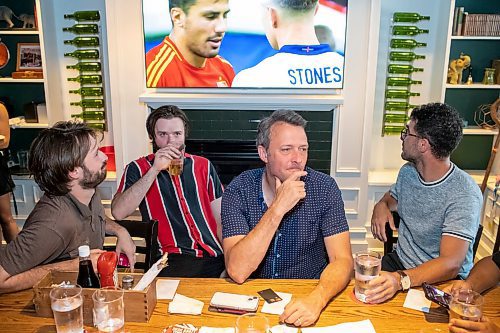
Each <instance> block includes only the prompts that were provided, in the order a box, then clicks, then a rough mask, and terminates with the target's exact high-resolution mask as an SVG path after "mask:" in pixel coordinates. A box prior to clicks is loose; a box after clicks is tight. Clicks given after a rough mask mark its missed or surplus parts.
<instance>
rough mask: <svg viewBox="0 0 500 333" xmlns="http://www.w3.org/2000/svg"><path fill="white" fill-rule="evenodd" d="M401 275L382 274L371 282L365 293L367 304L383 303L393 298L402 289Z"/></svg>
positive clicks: (394, 273)
mask: <svg viewBox="0 0 500 333" xmlns="http://www.w3.org/2000/svg"><path fill="white" fill-rule="evenodd" d="M399 280H400V277H399V274H398V273H396V272H384V271H382V272H380V275H379V276H378V277H376V278H375V279H373V280H371V281H370V283H369V284H368V286H369V287H370V289H368V290H367V291H366V293H365V295H366V302H367V303H382V302H385V301H387V300H388V299H390V298H392V297H393V296H394V295H396V293H397V292H398V291H399V290H400V289H401V286H400V285H399Z"/></svg>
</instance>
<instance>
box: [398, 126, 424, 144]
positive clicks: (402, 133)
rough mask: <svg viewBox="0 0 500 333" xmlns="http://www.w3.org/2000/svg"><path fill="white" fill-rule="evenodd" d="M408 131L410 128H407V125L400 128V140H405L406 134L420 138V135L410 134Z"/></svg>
mask: <svg viewBox="0 0 500 333" xmlns="http://www.w3.org/2000/svg"><path fill="white" fill-rule="evenodd" d="M409 131H410V130H409V129H408V127H406V128H404V129H402V130H401V137H400V138H401V141H405V139H406V137H407V136H414V137H416V138H419V139H421V138H422V137H421V136H418V135H416V134H411V133H410V132H409Z"/></svg>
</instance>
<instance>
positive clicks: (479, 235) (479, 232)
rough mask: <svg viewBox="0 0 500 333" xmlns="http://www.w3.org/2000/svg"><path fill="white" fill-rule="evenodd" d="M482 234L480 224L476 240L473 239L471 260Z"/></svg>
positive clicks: (474, 255)
mask: <svg viewBox="0 0 500 333" xmlns="http://www.w3.org/2000/svg"><path fill="white" fill-rule="evenodd" d="M482 234H483V225H482V224H480V225H479V228H477V233H476V238H475V239H474V245H472V259H474V258H475V257H476V253H477V249H478V247H479V242H480V241H481V236H482Z"/></svg>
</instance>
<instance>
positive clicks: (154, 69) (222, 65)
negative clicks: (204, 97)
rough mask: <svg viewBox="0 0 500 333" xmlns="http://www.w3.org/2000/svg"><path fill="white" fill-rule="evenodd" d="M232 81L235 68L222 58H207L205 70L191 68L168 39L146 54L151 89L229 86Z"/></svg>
mask: <svg viewBox="0 0 500 333" xmlns="http://www.w3.org/2000/svg"><path fill="white" fill-rule="evenodd" d="M233 78H234V70H233V66H231V64H230V63H229V62H228V61H227V60H225V59H224V58H222V57H221V56H215V57H214V58H207V61H206V62H205V66H204V67H203V68H198V67H194V66H191V65H190V64H189V63H188V62H187V61H186V60H185V59H184V57H183V56H182V54H181V53H180V51H179V50H178V49H177V47H175V44H174V43H173V42H172V40H170V38H168V36H167V37H165V39H164V40H163V42H162V43H161V44H158V45H156V46H155V47H154V48H152V49H151V50H149V51H148V53H147V54H146V80H147V87H148V88H163V87H229V86H231V83H232V82H233Z"/></svg>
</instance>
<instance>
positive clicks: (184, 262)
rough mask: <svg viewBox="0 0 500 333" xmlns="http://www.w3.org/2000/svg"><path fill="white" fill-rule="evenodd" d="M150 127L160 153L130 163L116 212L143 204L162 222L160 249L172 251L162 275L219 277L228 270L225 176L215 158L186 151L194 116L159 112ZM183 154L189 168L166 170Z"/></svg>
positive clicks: (166, 109) (168, 109) (171, 109)
mask: <svg viewBox="0 0 500 333" xmlns="http://www.w3.org/2000/svg"><path fill="white" fill-rule="evenodd" d="M146 128H147V131H148V135H149V138H150V139H151V140H152V142H153V151H154V154H150V155H148V156H144V157H141V158H139V159H137V160H135V161H133V162H131V163H130V164H129V165H127V167H126V169H125V172H124V173H123V176H122V179H121V182H120V185H119V187H118V191H117V193H116V195H115V197H114V198H113V202H112V205H111V212H112V214H113V216H114V217H115V218H116V219H124V218H126V217H127V216H129V215H130V214H132V213H133V212H134V211H135V210H136V208H137V207H139V210H140V212H141V215H142V218H143V219H144V220H149V219H154V220H158V225H159V227H158V241H159V244H160V248H161V251H162V252H163V253H165V252H168V253H169V257H168V267H166V268H165V269H164V270H163V271H162V272H161V273H160V274H161V275H162V276H183V277H219V276H220V274H221V273H222V271H223V270H224V257H223V255H222V246H221V242H220V236H219V233H220V198H221V196H222V192H223V188H222V184H221V182H220V180H219V176H218V175H217V172H216V171H215V168H214V166H213V165H212V163H210V161H209V160H207V159H206V158H203V157H200V156H195V155H191V154H188V153H186V152H184V149H183V147H184V142H185V138H186V134H187V130H188V119H187V117H186V114H185V113H184V112H183V111H182V110H180V109H179V108H178V107H176V106H173V105H169V106H162V107H160V108H158V109H156V110H154V111H153V112H151V114H150V115H149V116H148V119H147V121H146ZM179 158H182V159H183V160H184V167H183V171H182V173H181V174H180V175H173V176H172V175H170V174H169V173H168V172H167V171H166V169H167V168H168V167H169V166H170V164H171V162H172V160H173V159H179Z"/></svg>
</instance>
